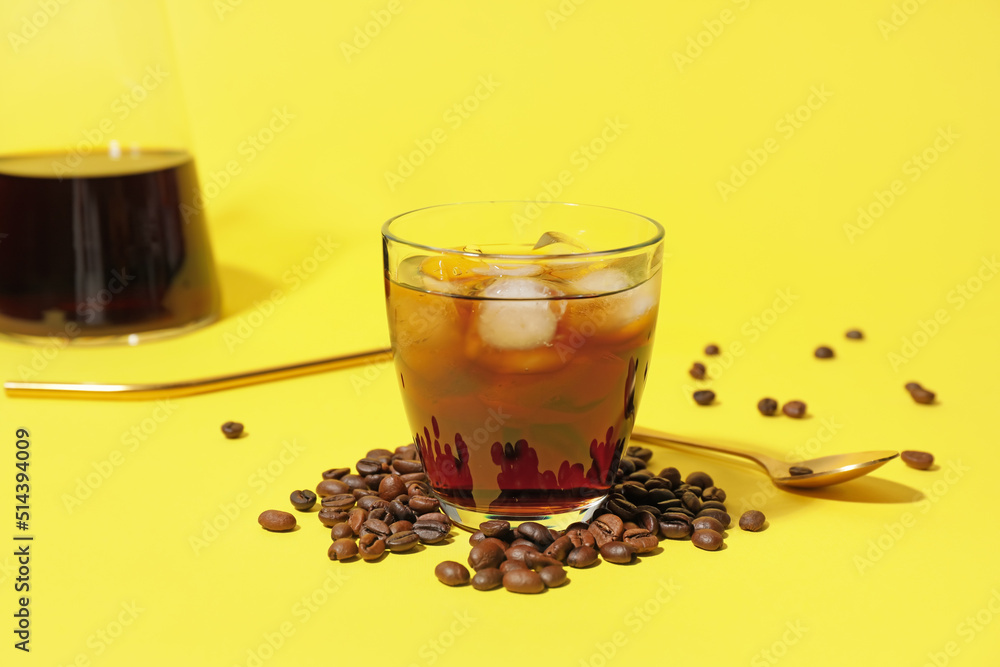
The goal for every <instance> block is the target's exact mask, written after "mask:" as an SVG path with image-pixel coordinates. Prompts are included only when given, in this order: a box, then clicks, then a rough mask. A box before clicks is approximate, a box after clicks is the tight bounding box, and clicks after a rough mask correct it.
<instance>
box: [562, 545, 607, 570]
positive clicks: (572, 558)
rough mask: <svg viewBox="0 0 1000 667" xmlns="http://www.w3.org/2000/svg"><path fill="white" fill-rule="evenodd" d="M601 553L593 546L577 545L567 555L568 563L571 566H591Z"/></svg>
mask: <svg viewBox="0 0 1000 667" xmlns="http://www.w3.org/2000/svg"><path fill="white" fill-rule="evenodd" d="M599 556H600V554H599V553H598V552H597V549H595V548H594V547H591V546H587V545H582V546H579V547H576V548H575V549H573V550H572V551H570V552H569V555H567V556H566V564H567V565H569V566H570V567H577V568H580V567H590V566H591V565H593V564H594V563H596V562H597V559H598V557H599Z"/></svg>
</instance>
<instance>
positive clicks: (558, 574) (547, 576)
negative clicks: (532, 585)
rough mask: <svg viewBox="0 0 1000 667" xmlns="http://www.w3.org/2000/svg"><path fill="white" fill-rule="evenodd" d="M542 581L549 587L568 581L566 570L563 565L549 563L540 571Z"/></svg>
mask: <svg viewBox="0 0 1000 667" xmlns="http://www.w3.org/2000/svg"><path fill="white" fill-rule="evenodd" d="M538 576H540V577H541V578H542V583H543V584H545V586H546V587H547V588H556V587H558V586H562V585H563V584H565V583H566V570H565V568H563V567H562V566H561V565H549V566H548V567H543V568H542V569H541V570H539V571H538Z"/></svg>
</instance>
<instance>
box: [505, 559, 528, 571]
mask: <svg viewBox="0 0 1000 667" xmlns="http://www.w3.org/2000/svg"><path fill="white" fill-rule="evenodd" d="M527 569H528V566H527V564H525V562H524V561H523V560H505V561H504V562H502V563H500V572H501V573H502V574H507V571H508V570H527Z"/></svg>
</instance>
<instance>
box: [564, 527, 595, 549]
mask: <svg viewBox="0 0 1000 667" xmlns="http://www.w3.org/2000/svg"><path fill="white" fill-rule="evenodd" d="M566 537H568V538H569V541H570V542H572V543H573V548H574V549H575V548H577V547H583V546H586V547H595V546H597V541H596V540H595V539H594V534H593V533H591V532H590V530H589V529H588V528H567V529H566Z"/></svg>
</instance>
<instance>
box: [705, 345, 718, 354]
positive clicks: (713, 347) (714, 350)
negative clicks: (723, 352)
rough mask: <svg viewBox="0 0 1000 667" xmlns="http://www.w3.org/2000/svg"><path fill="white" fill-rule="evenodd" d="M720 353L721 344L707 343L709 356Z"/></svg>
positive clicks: (706, 351) (706, 349)
mask: <svg viewBox="0 0 1000 667" xmlns="http://www.w3.org/2000/svg"><path fill="white" fill-rule="evenodd" d="M718 353H719V346H718V345H715V344H714V343H713V344H711V345H706V346H705V354H707V355H708V356H710V357H711V356H715V355H716V354H718Z"/></svg>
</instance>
